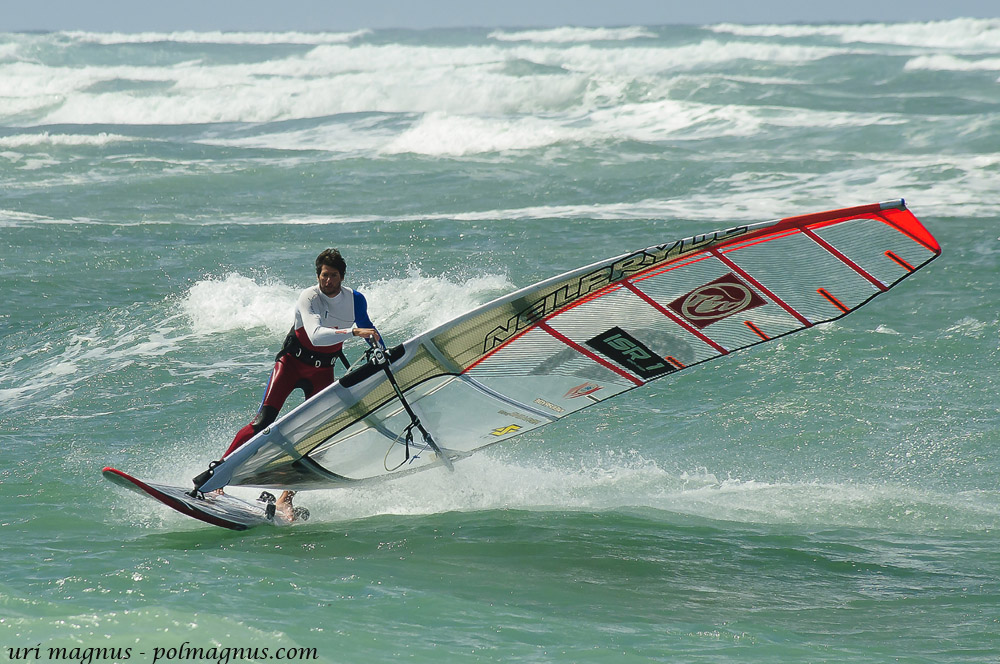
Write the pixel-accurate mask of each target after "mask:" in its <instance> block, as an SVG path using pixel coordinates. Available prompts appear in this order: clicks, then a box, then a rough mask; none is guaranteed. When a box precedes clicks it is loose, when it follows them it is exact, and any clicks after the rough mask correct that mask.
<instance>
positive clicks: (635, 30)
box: [489, 26, 656, 44]
mask: <svg viewBox="0 0 1000 664" xmlns="http://www.w3.org/2000/svg"><path fill="white" fill-rule="evenodd" d="M646 37H656V33H655V32H653V31H652V30H650V29H649V28H645V27H642V26H632V27H628V28H578V27H562V28H551V29H548V30H519V31H515V32H508V31H506V30H494V31H493V32H491V33H490V34H489V38H490V39H496V40H497V41H508V42H518V41H529V42H538V43H542V44H565V43H569V42H590V41H627V40H630V39H642V38H646Z"/></svg>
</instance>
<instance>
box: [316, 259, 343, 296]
mask: <svg viewBox="0 0 1000 664" xmlns="http://www.w3.org/2000/svg"><path fill="white" fill-rule="evenodd" d="M343 280H344V275H342V274H341V273H340V270H338V269H337V268H335V267H330V266H329V265H324V266H323V267H322V268H321V269H320V271H319V276H318V277H317V281H319V290H320V292H322V293H323V295H326V296H327V297H333V296H334V295H337V294H338V293H340V282H341V281H343Z"/></svg>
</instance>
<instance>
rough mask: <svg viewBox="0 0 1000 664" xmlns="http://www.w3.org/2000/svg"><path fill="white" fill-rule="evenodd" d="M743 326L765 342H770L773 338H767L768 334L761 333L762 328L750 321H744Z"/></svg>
mask: <svg viewBox="0 0 1000 664" xmlns="http://www.w3.org/2000/svg"><path fill="white" fill-rule="evenodd" d="M743 324H744V325H746V326H747V327H749V328H750V329H751V330H752V331H753V333H754V334H756V335H757V336H758V337H760V338H761V339H763V340H764V341H768V340H769V339H770V338H771V337H769V336H767V335H766V334H764V333H763V332H761V331H760V328H759V327H757V326H756V325H754V324H753V323H751V322H750V321H748V320H745V321H743Z"/></svg>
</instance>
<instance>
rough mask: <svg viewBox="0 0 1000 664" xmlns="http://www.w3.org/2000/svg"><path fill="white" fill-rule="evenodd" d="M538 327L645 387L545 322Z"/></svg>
mask: <svg viewBox="0 0 1000 664" xmlns="http://www.w3.org/2000/svg"><path fill="white" fill-rule="evenodd" d="M536 325H538V327H540V328H541V329H543V330H545V331H546V332H548V333H549V334H550V335H552V336H553V337H555V338H556V339H558V340H559V341H561V342H563V343H564V344H566V345H567V346H569V347H570V348H572V349H573V350H575V351H576V352H578V353H580V354H581V355H585V356H587V357H589V358H590V359H592V360H593V361H594V362H597V363H598V364H600V365H601V366H602V367H604V368H606V369H610V370H611V371H614V372H615V373H616V374H618V375H619V376H621V377H622V378H627V379H628V380H630V381H632V382H633V383H635V384H636V385H645V383H644V382H643V381H641V380H639V379H638V378H636V377H635V376H633V375H632V374H630V373H628V372H626V371H625V370H623V369H620V368H619V367H618V366H616V365H614V364H611V363H610V362H608V361H607V360H605V359H604V358H602V357H600V356H599V355H595V354H594V352H593V351H589V350H587V349H586V348H584V347H583V346H581V345H580V344H578V343H576V342H575V341H573V340H572V339H570V338H569V337H567V336H566V335H564V334H562V333H561V332H557V331H556V330H554V329H553V328H552V327H551V326H550V325H549V324H548V323H546V322H545V321H538V323H536Z"/></svg>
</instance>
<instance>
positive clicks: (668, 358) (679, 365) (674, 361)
mask: <svg viewBox="0 0 1000 664" xmlns="http://www.w3.org/2000/svg"><path fill="white" fill-rule="evenodd" d="M663 359H665V360H666V361H667V362H669V363H670V364H672V365H674V366H675V367H677V368H678V369H684V368H685V367H684V363H683V362H681V361H680V360H678V359H677V358H676V357H673V356H672V355H667V356H666V357H665V358H663Z"/></svg>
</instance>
